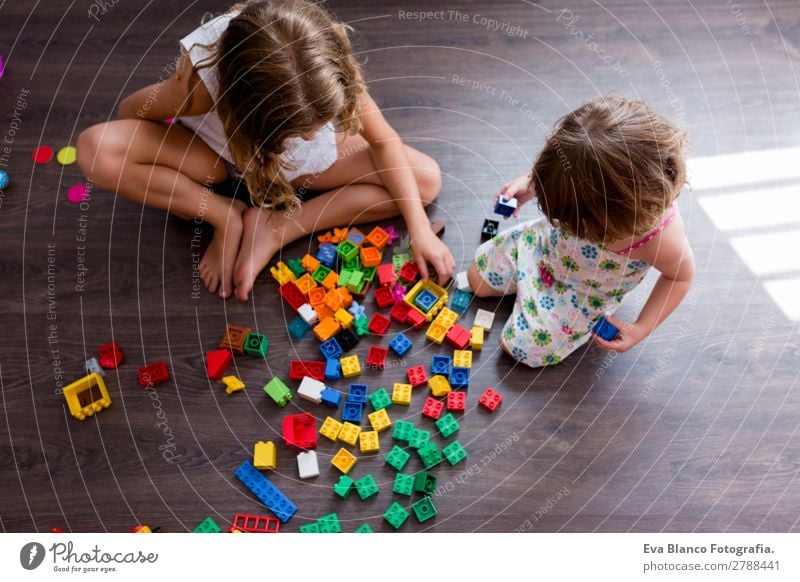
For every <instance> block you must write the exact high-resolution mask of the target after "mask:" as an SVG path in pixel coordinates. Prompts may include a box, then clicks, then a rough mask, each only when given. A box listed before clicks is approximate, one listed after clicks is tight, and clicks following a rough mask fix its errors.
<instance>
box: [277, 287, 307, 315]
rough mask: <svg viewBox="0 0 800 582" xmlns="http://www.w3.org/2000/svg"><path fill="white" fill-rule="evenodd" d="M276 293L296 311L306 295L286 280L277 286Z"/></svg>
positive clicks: (304, 300)
mask: <svg viewBox="0 0 800 582" xmlns="http://www.w3.org/2000/svg"><path fill="white" fill-rule="evenodd" d="M278 293H280V295H281V297H283V299H284V300H285V301H286V303H288V304H289V307H291V308H292V309H293V310H295V311H297V310H298V309H299V308H300V306H301V305H303V304H304V303H305V302H306V296H305V295H303V293H302V292H301V291H300V289H298V288H297V285H295V284H294V282H292V281H288V282H286V283H284V284H283V285H281V286H280V287H279V288H278Z"/></svg>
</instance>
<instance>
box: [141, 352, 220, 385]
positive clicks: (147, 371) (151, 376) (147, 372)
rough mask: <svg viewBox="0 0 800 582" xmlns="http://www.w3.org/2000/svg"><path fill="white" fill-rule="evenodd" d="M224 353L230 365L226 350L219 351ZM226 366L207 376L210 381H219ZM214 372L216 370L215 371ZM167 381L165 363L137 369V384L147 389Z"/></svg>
mask: <svg viewBox="0 0 800 582" xmlns="http://www.w3.org/2000/svg"><path fill="white" fill-rule="evenodd" d="M220 351H224V352H225V353H226V354H228V365H229V364H230V357H231V353H230V352H229V351H228V350H220ZM209 353H213V352H209ZM228 365H225V368H224V369H222V370H221V371H220V372H219V374H218V375H217V374H215V375H214V376H212V375H211V374H209V377H210V378H211V379H212V380H221V379H222V375H223V374H224V373H225V370H226V369H227V368H228ZM215 371H216V370H215ZM167 380H169V369H168V368H167V363H166V362H163V361H162V362H154V363H152V364H149V365H147V366H144V367H142V368H139V384H140V385H142V386H144V387H145V388H147V387H148V386H155V385H157V384H163V383H164V382H166V381H167Z"/></svg>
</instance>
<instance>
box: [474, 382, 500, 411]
mask: <svg viewBox="0 0 800 582" xmlns="http://www.w3.org/2000/svg"><path fill="white" fill-rule="evenodd" d="M502 401H503V396H502V395H500V394H498V393H497V392H495V391H494V390H493V389H492V388H491V387H489V388H487V389H486V390H484V391H483V394H481V397H480V398H479V399H478V404H480V405H481V406H483V407H484V408H485V409H486V410H488V411H489V412H494V409H495V408H497V407H498V406H500V403H501V402H502Z"/></svg>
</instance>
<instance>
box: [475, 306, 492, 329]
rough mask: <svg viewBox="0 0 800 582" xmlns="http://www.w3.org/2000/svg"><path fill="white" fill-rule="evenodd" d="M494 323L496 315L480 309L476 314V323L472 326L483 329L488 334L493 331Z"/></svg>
mask: <svg viewBox="0 0 800 582" xmlns="http://www.w3.org/2000/svg"><path fill="white" fill-rule="evenodd" d="M493 323H494V313H492V312H491V311H486V310H485V309H478V311H477V313H475V321H474V322H473V323H472V325H477V326H478V327H482V328H483V329H485V330H486V331H487V332H488V331H491V330H492V324H493Z"/></svg>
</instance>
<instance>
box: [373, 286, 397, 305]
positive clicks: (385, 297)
mask: <svg viewBox="0 0 800 582" xmlns="http://www.w3.org/2000/svg"><path fill="white" fill-rule="evenodd" d="M373 294H374V295H375V303H377V304H378V308H379V309H383V308H385V307H389V306H390V305H394V297H392V292H391V291H389V290H388V289H387V288H386V287H376V288H375V291H374V292H373Z"/></svg>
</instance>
